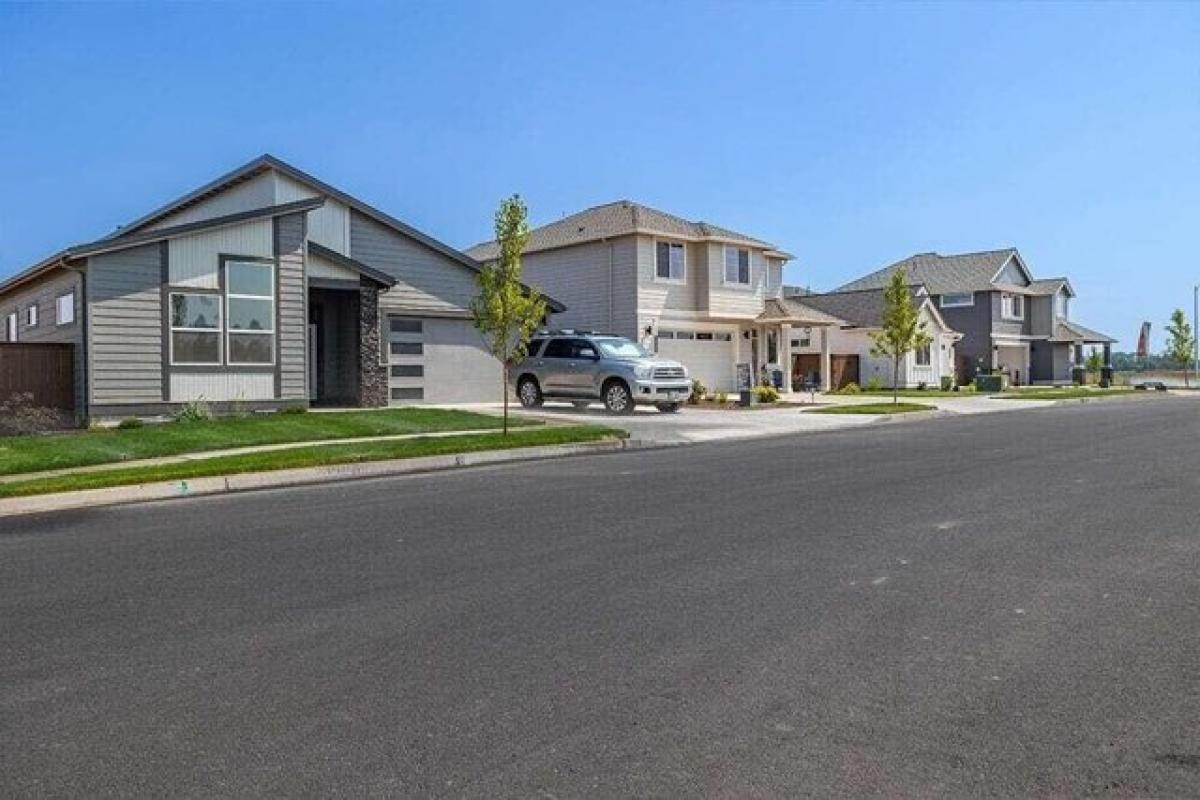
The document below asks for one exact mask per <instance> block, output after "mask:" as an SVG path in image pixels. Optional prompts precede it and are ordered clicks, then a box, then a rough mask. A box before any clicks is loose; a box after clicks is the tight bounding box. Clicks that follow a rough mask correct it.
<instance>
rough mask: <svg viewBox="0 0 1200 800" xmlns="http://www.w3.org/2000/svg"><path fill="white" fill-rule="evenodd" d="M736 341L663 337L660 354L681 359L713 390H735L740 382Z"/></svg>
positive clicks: (691, 372) (696, 376)
mask: <svg viewBox="0 0 1200 800" xmlns="http://www.w3.org/2000/svg"><path fill="white" fill-rule="evenodd" d="M733 345H734V343H733V342H732V341H728V342H726V341H720V340H706V339H659V342H658V354H659V355H660V356H661V357H663V358H670V359H674V360H675V361H678V362H679V363H681V364H683V365H684V366H685V367H687V368H688V374H689V375H691V376H692V378H693V379H696V380H699V381H700V382H701V383H703V384H704V386H705V387H706V388H707V389H709V390H720V391H726V392H728V391H732V390H733V389H734V385H735V384H736V382H737V374H736V367H735V366H734V350H733Z"/></svg>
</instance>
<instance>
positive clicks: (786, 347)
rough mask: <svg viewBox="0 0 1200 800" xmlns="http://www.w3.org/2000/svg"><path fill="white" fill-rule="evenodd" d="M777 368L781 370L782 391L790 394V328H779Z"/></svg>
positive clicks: (784, 324)
mask: <svg viewBox="0 0 1200 800" xmlns="http://www.w3.org/2000/svg"><path fill="white" fill-rule="evenodd" d="M779 366H781V367H782V368H783V391H784V392H787V393H788V394H791V392H792V326H791V325H789V324H787V323H786V322H785V323H783V324H782V325H780V326H779Z"/></svg>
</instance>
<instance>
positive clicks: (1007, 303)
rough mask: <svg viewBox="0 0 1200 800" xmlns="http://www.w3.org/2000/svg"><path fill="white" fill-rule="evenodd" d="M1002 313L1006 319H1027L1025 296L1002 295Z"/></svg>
mask: <svg viewBox="0 0 1200 800" xmlns="http://www.w3.org/2000/svg"><path fill="white" fill-rule="evenodd" d="M1000 315H1001V316H1002V317H1004V318H1005V319H1025V298H1024V297H1023V296H1022V295H1019V294H1002V295H1000Z"/></svg>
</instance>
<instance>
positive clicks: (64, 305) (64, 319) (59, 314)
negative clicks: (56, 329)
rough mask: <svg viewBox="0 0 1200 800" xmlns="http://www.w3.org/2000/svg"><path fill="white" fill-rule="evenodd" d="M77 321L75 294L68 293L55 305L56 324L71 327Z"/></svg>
mask: <svg viewBox="0 0 1200 800" xmlns="http://www.w3.org/2000/svg"><path fill="white" fill-rule="evenodd" d="M74 321H75V293H74V292H68V293H67V294H64V295H63V296H62V297H60V298H58V300H56V301H55V303H54V323H55V324H56V325H70V324H71V323H72V322H74Z"/></svg>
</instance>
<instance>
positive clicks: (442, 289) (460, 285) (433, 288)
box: [350, 210, 478, 312]
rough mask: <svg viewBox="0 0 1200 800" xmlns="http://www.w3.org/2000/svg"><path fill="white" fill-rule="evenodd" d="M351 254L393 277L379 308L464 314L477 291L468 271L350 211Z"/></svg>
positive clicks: (473, 275)
mask: <svg viewBox="0 0 1200 800" xmlns="http://www.w3.org/2000/svg"><path fill="white" fill-rule="evenodd" d="M350 256H351V258H354V259H356V260H358V261H361V262H363V263H364V264H367V265H369V266H372V267H375V268H376V269H378V270H381V271H383V272H386V273H387V274H389V275H391V276H392V277H394V278H395V279H396V281H397V283H396V285H395V286H394V287H392V288H391V289H388V290H387V291H386V292H384V293H382V294H381V295H380V297H379V304H380V307H381V308H403V309H406V310H411V311H430V312H466V311H467V310H468V309H469V307H470V303H471V298H472V297H474V296H475V293H476V292H477V291H478V285H477V283H476V280H475V272H474V271H473V270H471V269H470V268H469V267H467V266H465V265H463V264H461V263H459V262H458V261H455V260H454V259H451V258H449V257H447V256H445V255H442V254H441V253H439V252H437V251H436V250H434V249H432V248H430V247H427V246H426V245H424V244H422V243H421V242H418V241H416V240H415V239H411V238H409V237H407V236H405V235H403V234H401V233H399V232H398V231H395V230H392V229H391V228H388V227H385V226H383V225H381V224H379V223H378V222H376V221H375V220H373V219H371V218H370V217H367V216H365V215H363V214H360V213H359V212H357V211H353V210H352V211H351V212H350Z"/></svg>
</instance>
